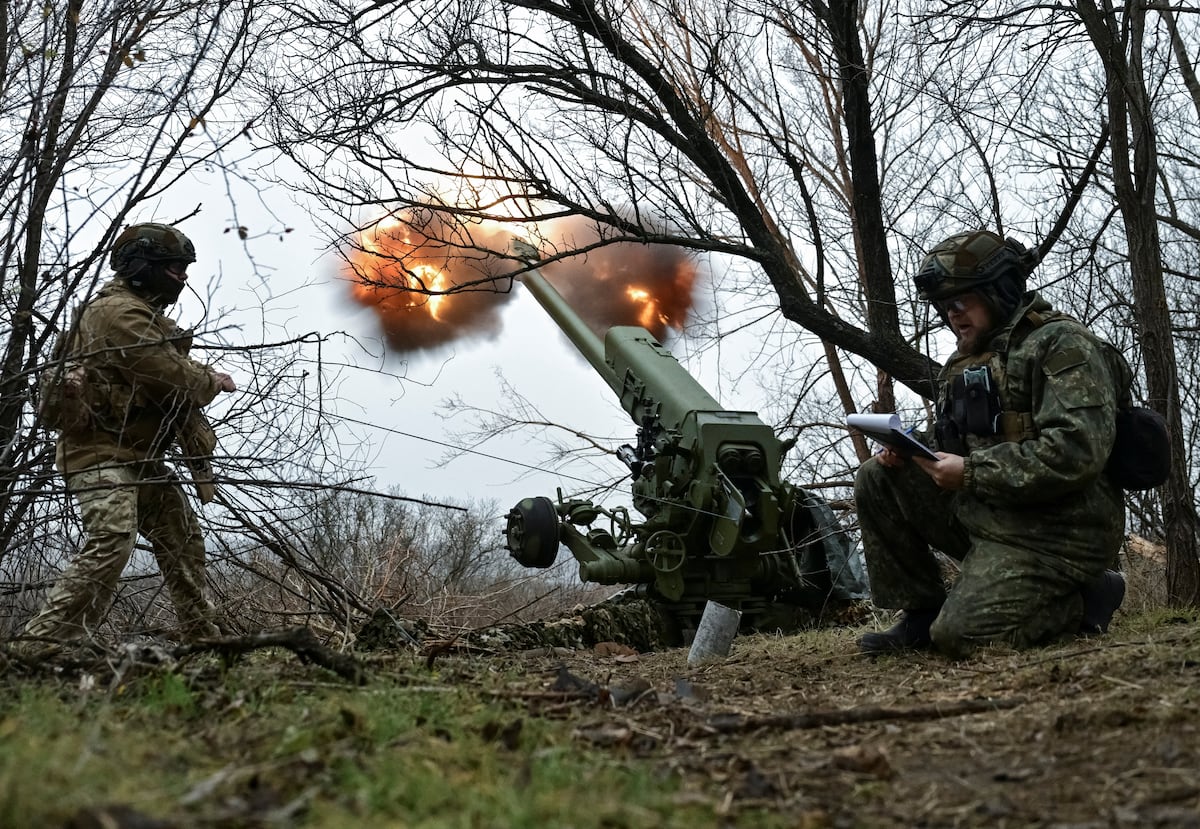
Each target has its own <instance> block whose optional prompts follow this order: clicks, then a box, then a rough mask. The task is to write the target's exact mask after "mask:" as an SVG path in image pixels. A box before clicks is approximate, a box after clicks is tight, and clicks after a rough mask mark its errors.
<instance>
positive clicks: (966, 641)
mask: <svg viewBox="0 0 1200 829" xmlns="http://www.w3.org/2000/svg"><path fill="white" fill-rule="evenodd" d="M929 638H930V639H932V640H933V647H934V649H935V650H936V651H937V652H938V653H942V654H945V655H946V656H949V657H951V658H952V659H965V658H966V657H968V656H970V655H971V654H972V653H973V652H974V651H975V649H976V648H977V647H978V646H979V642H978V641H976V639H975V638H974V637H972V636H970V635H968V633H967V630H966V628H965V627H964V626H963V625H962V624H961V623H960V622H959V620H957V619H956V618H955V617H954V616H953V614H949V613H945V612H942V613H939V614H938V617H937V618H936V619H934V620H933V624H932V625H931V626H930V628H929Z"/></svg>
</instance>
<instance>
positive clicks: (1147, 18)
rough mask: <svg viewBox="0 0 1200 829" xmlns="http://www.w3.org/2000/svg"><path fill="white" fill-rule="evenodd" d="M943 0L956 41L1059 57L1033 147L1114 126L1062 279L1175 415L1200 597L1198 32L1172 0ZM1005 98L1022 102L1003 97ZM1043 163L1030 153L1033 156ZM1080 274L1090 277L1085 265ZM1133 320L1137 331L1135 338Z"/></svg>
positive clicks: (1188, 557)
mask: <svg viewBox="0 0 1200 829" xmlns="http://www.w3.org/2000/svg"><path fill="white" fill-rule="evenodd" d="M943 5H944V7H943V9H941V13H940V14H938V15H930V16H929V17H928V18H927V20H928V22H929V23H930V24H931V26H932V28H933V30H934V31H940V32H941V33H942V42H943V43H945V44H947V45H948V46H947V48H951V49H955V50H961V51H965V52H967V53H969V54H970V55H971V56H972V58H974V57H976V56H977V55H978V53H979V51H980V50H984V51H985V52H986V53H987V54H993V55H999V54H1002V50H1012V49H1014V48H1015V47H1020V48H1023V49H1024V50H1025V51H1026V52H1028V53H1032V58H1031V60H1032V62H1033V63H1034V64H1035V65H1038V66H1041V67H1047V68H1048V67H1050V66H1059V67H1061V70H1060V71H1058V72H1048V73H1046V74H1045V75H1044V76H1042V79H1041V81H1040V83H1038V84H1037V85H1036V87H1035V88H1036V89H1037V90H1038V91H1040V92H1042V94H1040V95H1038V94H1036V93H1035V98H1034V100H1035V101H1036V103H1037V110H1038V111H1034V110H1033V109H1030V110H1028V111H1027V112H1025V113H1022V115H1023V116H1027V117H1022V118H1021V119H1020V120H1016V121H1014V124H1016V125H1019V127H1020V128H1021V129H1023V130H1024V131H1026V132H1027V133H1028V134H1029V135H1030V138H1031V145H1030V146H1031V147H1033V148H1041V151H1042V152H1047V153H1048V152H1054V153H1056V154H1059V155H1063V154H1065V153H1069V152H1071V150H1070V148H1069V146H1068V145H1067V143H1066V142H1065V141H1064V139H1065V137H1066V136H1070V135H1071V133H1072V130H1073V129H1076V128H1077V125H1079V124H1094V125H1095V128H1096V129H1098V131H1099V132H1100V133H1101V134H1102V136H1103V137H1104V138H1105V139H1107V151H1106V153H1105V156H1104V163H1103V164H1101V165H1100V171H1099V176H1098V183H1097V186H1096V188H1095V190H1094V191H1092V192H1089V193H1088V194H1087V195H1086V196H1085V197H1084V199H1083V202H1082V205H1083V207H1082V209H1081V217H1083V220H1082V221H1078V222H1076V223H1075V226H1074V228H1072V230H1071V232H1070V233H1069V234H1068V236H1067V238H1068V239H1071V240H1073V241H1070V242H1068V244H1067V249H1066V250H1065V251H1063V254H1064V255H1065V257H1066V258H1067V260H1068V262H1069V268H1064V269H1063V273H1064V275H1070V277H1071V278H1072V279H1073V280H1075V284H1074V285H1068V286H1066V287H1065V290H1066V291H1067V292H1068V293H1069V294H1073V295H1074V298H1075V304H1074V306H1075V307H1078V308H1081V309H1083V310H1084V311H1085V313H1086V315H1087V316H1088V317H1090V318H1095V319H1097V321H1098V322H1099V324H1100V326H1101V327H1102V328H1107V329H1108V330H1109V331H1110V332H1111V335H1112V338H1113V339H1114V341H1117V342H1119V343H1122V344H1123V345H1124V346H1125V347H1126V348H1127V349H1128V350H1129V351H1138V352H1139V353H1140V355H1141V362H1142V367H1143V369H1144V381H1145V395H1144V397H1145V399H1146V400H1147V401H1148V403H1149V404H1150V405H1151V406H1153V407H1154V408H1155V409H1157V410H1158V411H1160V412H1161V413H1162V414H1163V415H1164V416H1165V417H1166V419H1167V423H1168V427H1169V432H1170V436H1171V455H1172V470H1171V475H1170V478H1169V480H1168V481H1167V483H1166V484H1165V485H1164V487H1163V488H1162V490H1161V492H1160V495H1161V502H1160V505H1161V511H1162V521H1161V525H1160V526H1161V529H1162V532H1163V534H1164V535H1165V537H1166V539H1167V544H1168V550H1169V554H1168V594H1169V596H1170V599H1171V601H1173V602H1176V603H1180V604H1196V603H1198V602H1200V558H1198V557H1197V529H1198V527H1197V517H1196V505H1195V501H1194V483H1195V480H1196V461H1195V456H1194V450H1193V449H1192V446H1193V445H1194V444H1193V443H1191V442H1188V441H1187V435H1188V434H1189V433H1192V432H1194V429H1195V428H1196V427H1195V424H1194V418H1193V417H1192V416H1191V414H1190V412H1192V411H1193V409H1192V408H1190V407H1185V406H1183V405H1182V399H1183V398H1185V397H1188V396H1192V395H1194V394H1195V392H1194V390H1192V389H1191V386H1193V385H1194V384H1193V381H1192V379H1191V378H1190V377H1188V378H1181V377H1180V376H1179V372H1178V369H1177V366H1178V365H1179V358H1178V357H1177V350H1183V351H1185V352H1192V353H1194V346H1189V345H1188V344H1187V342H1186V340H1185V339H1183V340H1181V339H1180V338H1179V333H1180V332H1179V325H1178V323H1177V322H1176V320H1177V319H1178V318H1179V314H1180V312H1184V311H1185V309H1188V308H1193V307H1194V301H1195V288H1194V285H1191V286H1189V284H1188V283H1189V280H1188V279H1187V278H1186V277H1184V278H1180V276H1181V275H1183V274H1186V273H1188V270H1189V269H1188V267H1187V265H1186V263H1189V262H1195V260H1196V255H1197V253H1196V251H1197V241H1198V240H1200V234H1197V233H1196V221H1195V218H1194V205H1195V193H1194V186H1193V185H1192V184H1191V181H1193V180H1194V177H1195V169H1196V166H1197V146H1198V145H1197V143H1196V139H1197V138H1200V136H1198V135H1197V130H1196V128H1195V123H1196V121H1195V118H1194V117H1183V118H1179V117H1178V115H1176V113H1179V112H1180V111H1181V107H1182V108H1183V109H1182V111H1184V112H1190V113H1195V112H1196V111H1197V102H1198V99H1197V96H1196V94H1195V90H1196V86H1195V79H1194V72H1193V70H1192V60H1193V58H1192V57H1191V56H1190V55H1189V54H1188V52H1187V48H1186V46H1185V45H1184V44H1185V43H1186V42H1187V38H1186V37H1183V36H1182V35H1181V33H1180V22H1179V21H1178V20H1177V19H1176V17H1175V15H1174V14H1173V13H1172V12H1171V11H1170V10H1169V9H1166V10H1163V11H1162V12H1161V13H1160V12H1158V11H1151V10H1150V8H1149V7H1146V6H1139V5H1136V4H1135V5H1133V6H1122V7H1120V8H1117V7H1115V6H1113V5H1112V4H1111V3H1107V2H1105V3H1101V4H1100V5H1097V4H1096V3H1094V2H1091V0H1080V2H1077V3H1074V4H1072V5H1071V6H1070V7H1065V6H1064V7H1056V8H1054V9H1047V8H1045V7H1042V6H1037V5H1033V4H1026V3H1011V4H986V5H985V4H980V3H946V4H943ZM1196 24H1197V21H1196V19H1195V18H1194V16H1193V18H1192V19H1191V20H1189V21H1188V22H1187V29H1188V30H1190V31H1191V32H1195V31H1196ZM1023 74H1025V76H1026V77H1037V76H1033V75H1031V74H1028V73H1023ZM1098 107H1103V111H1104V113H1105V117H1104V119H1103V121H1102V122H1100V121H1098V120H1097V119H1096V118H1095V117H1094V116H1092V115H1090V113H1089V111H1090V110H1094V109H1095V108H1098ZM997 109H998V111H1001V112H1012V111H1013V110H1012V109H1011V107H1008V106H1006V105H1005V104H1004V103H1003V102H1002V103H1000V104H999V105H998V107H997ZM1026 149H1027V150H1028V148H1026ZM1036 152H1037V151H1036V150H1035V151H1034V153H1033V154H1032V156H1033V157H1034V158H1036ZM1009 157H1010V158H1012V157H1024V158H1027V159H1028V158H1030V154H1029V153H1028V151H1027V152H1026V153H1025V154H1022V155H1018V156H1011V155H1010V156H1009ZM1164 159H1165V161H1164ZM1039 166H1041V165H1039V164H1038V163H1036V162H1033V163H1031V164H1029V169H1031V170H1037V169H1038V168H1039ZM1189 208H1191V209H1189ZM1081 274H1083V275H1086V276H1087V278H1086V279H1082V280H1081V279H1079V276H1080V275H1081ZM1172 274H1177V275H1180V276H1173V275H1172ZM1104 316H1107V317H1108V318H1107V320H1106V319H1104ZM1130 331H1133V332H1135V333H1136V336H1135V337H1133V338H1132V339H1131V338H1130V337H1129V336H1128V332H1130ZM1181 380H1182V381H1183V382H1182V384H1181ZM1138 500H1139V501H1141V499H1138ZM1142 523H1143V524H1145V523H1146V522H1145V521H1144V520H1143V521H1142Z"/></svg>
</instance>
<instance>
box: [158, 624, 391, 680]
mask: <svg viewBox="0 0 1200 829" xmlns="http://www.w3.org/2000/svg"><path fill="white" fill-rule="evenodd" d="M261 648H287V649H288V650H290V651H291V652H292V653H294V654H296V656H298V657H299V658H300V661H301V662H311V663H312V664H314V665H318V666H320V667H322V668H325V669H327V670H330V671H333V672H334V673H335V674H337V675H338V676H340V677H342V678H343V679H348V680H350V681H351V682H353V683H355V684H356V685H363V684H365V683H366V681H367V673H366V669H365V668H363V666H362V665H361V664H360V663H359V662H358V660H357V659H355V658H354V657H352V656H350V655H348V654H344V653H338V652H337V651H334V650H331V649H330V648H327V647H325V646H324V645H322V644H321V643H320V642H319V641H317V637H316V636H315V635H314V634H313V632H312V631H311V630H309V629H308V628H306V627H297V628H288V629H286V630H265V631H261V632H259V633H251V634H249V635H247V636H228V637H222V638H220V639H200V640H198V641H196V642H188V643H186V644H183V645H176V646H174V647H172V648H167V649H166V651H167V653H169V654H170V655H171V656H172V657H174V658H175V659H182V658H184V657H185V656H192V655H193V654H197V653H215V654H217V655H219V656H228V657H233V656H240V655H241V654H244V653H249V652H251V651H255V650H259V649H261Z"/></svg>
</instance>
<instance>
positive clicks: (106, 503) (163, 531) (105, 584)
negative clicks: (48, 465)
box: [25, 461, 218, 640]
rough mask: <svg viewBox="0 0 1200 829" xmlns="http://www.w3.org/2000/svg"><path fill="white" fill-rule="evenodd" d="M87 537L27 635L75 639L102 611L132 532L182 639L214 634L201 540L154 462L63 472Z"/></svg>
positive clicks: (182, 500) (177, 490)
mask: <svg viewBox="0 0 1200 829" xmlns="http://www.w3.org/2000/svg"><path fill="white" fill-rule="evenodd" d="M66 481H67V488H68V489H69V490H70V491H71V493H72V494H73V495H74V496H75V499H76V500H77V501H78V502H79V509H80V513H81V517H82V519H83V526H84V529H85V530H86V531H87V540H86V541H85V542H84V545H83V549H82V550H80V551H79V553H78V555H76V556H75V558H74V559H72V561H71V563H70V565H69V566H68V567H67V569H66V571H64V572H63V574H62V575H61V576H60V577H59V578H58V580H57V582H56V583H55V585H54V587H53V589H51V591H50V594H49V596H48V597H47V599H46V605H45V607H44V608H43V609H42V611H41V612H40V613H38V615H36V616H35V617H34V618H33V619H32V620H30V622H29V624H28V625H27V626H26V628H25V632H26V633H27V634H29V635H31V636H39V637H47V638H51V639H58V640H69V639H79V638H83V637H85V636H87V635H88V634H89V633H91V632H92V631H93V630H94V629H95V627H96V625H97V624H98V623H99V622H100V621H102V620H103V618H104V616H105V615H106V614H107V613H108V610H109V606H110V604H111V603H112V600H113V595H114V594H115V592H116V588H117V581H118V579H120V577H121V572H122V571H123V570H124V569H125V565H126V564H128V563H129V558H130V556H131V555H133V549H134V545H135V544H136V542H137V537H138V534H139V533H140V534H141V535H142V536H144V537H145V538H146V539H147V540H148V541H149V542H150V545H151V548H152V549H153V551H154V557H155V559H156V560H157V561H158V566H159V569H160V570H161V571H162V576H163V581H164V582H165V584H166V587H167V591H168V593H169V594H170V596H171V601H172V602H173V603H174V605H175V614H176V616H177V618H178V620H179V628H180V635H181V637H183V638H185V639H190V638H197V637H203V636H211V635H215V634H216V633H217V632H218V630H217V628H216V626H215V624H214V623H213V615H214V614H213V610H212V606H211V605H210V604H209V603H208V602H207V600H206V599H205V597H204V537H203V535H202V534H201V530H200V524H199V522H198V521H197V520H196V514H195V513H194V512H193V511H192V508H191V506H190V505H189V504H188V501H187V498H186V496H185V495H184V493H183V489H182V488H181V487H180V485H179V483H178V482H177V481H176V479H175V477H174V475H173V474H172V473H171V472H170V470H169V469H168V468H167V467H166V465H165V464H163V463H162V462H160V461H147V462H144V463H141V464H130V465H124V466H94V467H90V468H88V469H84V470H81V471H79V472H74V473H70V474H68V475H67V476H66Z"/></svg>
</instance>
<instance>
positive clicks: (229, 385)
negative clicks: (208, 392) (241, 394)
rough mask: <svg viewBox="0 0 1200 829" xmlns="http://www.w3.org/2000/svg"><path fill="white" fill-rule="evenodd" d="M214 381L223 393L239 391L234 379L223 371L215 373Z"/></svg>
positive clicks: (213, 374)
mask: <svg viewBox="0 0 1200 829" xmlns="http://www.w3.org/2000/svg"><path fill="white" fill-rule="evenodd" d="M212 376H213V379H214V380H216V381H217V388H218V389H220V390H221V391H237V383H234V382H233V378H232V377H230V376H229V375H228V374H226V373H225V372H223V371H214V372H213V373H212Z"/></svg>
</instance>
